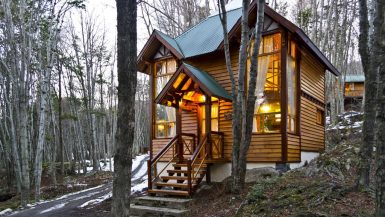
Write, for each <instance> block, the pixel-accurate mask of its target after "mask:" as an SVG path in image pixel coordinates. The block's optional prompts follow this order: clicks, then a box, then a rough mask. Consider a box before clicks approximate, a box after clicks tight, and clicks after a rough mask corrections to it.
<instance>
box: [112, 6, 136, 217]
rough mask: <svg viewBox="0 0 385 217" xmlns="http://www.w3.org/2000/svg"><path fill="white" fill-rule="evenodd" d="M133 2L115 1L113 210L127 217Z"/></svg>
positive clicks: (133, 74) (132, 119)
mask: <svg viewBox="0 0 385 217" xmlns="http://www.w3.org/2000/svg"><path fill="white" fill-rule="evenodd" d="M136 4H137V2H136V0H116V8H117V30H118V37H117V48H118V61H117V67H118V82H119V84H118V85H119V86H118V124H117V133H116V148H115V155H114V163H115V166H114V167H115V168H114V180H113V202H112V213H113V215H114V216H124V217H128V216H129V213H130V211H129V208H130V193H131V168H132V153H131V152H132V145H133V142H134V133H135V129H134V126H135V107H134V105H135V92H136V78H137V64H136V55H137V53H136V51H137V35H136V34H137V32H136V17H137V5H136Z"/></svg>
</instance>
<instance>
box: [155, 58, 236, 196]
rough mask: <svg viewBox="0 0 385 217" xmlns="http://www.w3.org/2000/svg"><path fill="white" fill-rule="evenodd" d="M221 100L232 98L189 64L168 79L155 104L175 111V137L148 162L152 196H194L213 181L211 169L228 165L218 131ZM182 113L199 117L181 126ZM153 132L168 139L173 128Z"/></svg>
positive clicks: (162, 125)
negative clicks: (201, 184)
mask: <svg viewBox="0 0 385 217" xmlns="http://www.w3.org/2000/svg"><path fill="white" fill-rule="evenodd" d="M220 100H225V101H231V96H230V95H229V94H228V93H227V92H226V90H224V89H223V88H222V87H221V86H220V85H219V84H218V83H217V82H216V81H215V80H214V79H213V78H211V77H210V76H209V75H207V74H206V73H205V72H201V71H199V70H198V69H196V68H194V67H192V66H190V65H188V64H185V63H184V64H182V65H181V67H179V69H178V70H177V72H175V73H174V74H173V76H172V77H171V78H170V79H169V81H168V82H167V84H166V85H165V86H164V88H163V89H162V91H161V92H160V93H159V94H158V97H157V98H156V100H155V102H156V103H157V104H158V105H164V106H168V107H173V108H175V136H173V137H172V138H170V139H169V140H168V141H167V143H166V144H165V145H164V146H163V148H162V149H161V150H159V151H158V152H157V153H156V154H155V155H154V156H151V157H150V160H149V161H148V177H149V179H148V180H149V183H148V192H149V194H167V195H179V196H189V195H192V194H193V192H194V191H195V190H196V188H197V187H198V185H199V183H200V182H201V181H202V180H203V179H204V178H205V179H206V181H207V182H210V181H211V177H210V165H212V164H215V163H223V162H226V161H227V159H225V157H224V133H223V132H219V131H218V107H217V103H218V102H219V101H220ZM206 111H207V112H206ZM182 113H184V114H188V115H190V116H191V117H196V119H195V121H194V120H193V119H194V118H192V119H191V120H192V121H191V122H189V123H182ZM193 122H195V123H193ZM195 124H196V128H197V129H196V130H194V131H195V132H196V133H191V131H189V130H188V128H191V125H195ZM154 128H155V129H156V130H157V129H160V130H162V131H161V135H168V134H169V131H171V129H172V126H169V124H168V122H167V121H165V122H160V124H154ZM194 129H195V128H194Z"/></svg>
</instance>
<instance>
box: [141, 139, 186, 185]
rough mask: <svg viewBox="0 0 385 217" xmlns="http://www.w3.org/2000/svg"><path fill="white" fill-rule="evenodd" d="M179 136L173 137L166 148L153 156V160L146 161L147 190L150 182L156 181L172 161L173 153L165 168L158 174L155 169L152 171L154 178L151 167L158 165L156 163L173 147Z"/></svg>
mask: <svg viewBox="0 0 385 217" xmlns="http://www.w3.org/2000/svg"><path fill="white" fill-rule="evenodd" d="M178 137H179V135H175V136H174V137H173V138H172V139H171V140H170V141H169V142H168V143H167V145H166V146H164V148H163V149H162V150H161V151H160V152H158V154H156V155H155V157H154V158H152V159H150V160H148V161H147V166H148V171H147V174H148V189H152V182H153V181H154V180H156V179H157V178H158V177H159V175H160V174H162V172H163V171H164V170H165V169H166V168H167V166H168V165H169V164H170V163H171V162H172V161H173V160H174V158H175V156H176V154H175V153H173V156H172V157H171V159H170V160H169V161H168V163H167V164H166V166H165V167H164V168H163V169H162V170H161V171H160V172H159V173H158V172H157V171H156V167H155V169H154V178H152V174H151V170H152V167H153V166H154V165H155V166H156V164H157V163H158V161H159V160H160V159H161V158H162V157H163V156H164V155H165V154H166V153H167V152H168V151H169V150H170V148H171V147H173V145H175V144H176V143H175V142H176V140H177V139H178Z"/></svg>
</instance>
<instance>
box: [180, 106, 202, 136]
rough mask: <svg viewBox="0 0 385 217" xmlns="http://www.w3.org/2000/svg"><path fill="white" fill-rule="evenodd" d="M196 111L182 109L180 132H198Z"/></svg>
mask: <svg viewBox="0 0 385 217" xmlns="http://www.w3.org/2000/svg"><path fill="white" fill-rule="evenodd" d="M197 118H198V117H197V113H196V112H191V111H182V133H192V134H195V135H197V133H198V119H197Z"/></svg>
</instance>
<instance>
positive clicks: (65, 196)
mask: <svg viewBox="0 0 385 217" xmlns="http://www.w3.org/2000/svg"><path fill="white" fill-rule="evenodd" d="M103 186H104V185H99V186H96V187H93V188H87V189H84V190H82V191H77V192H73V193H69V194H65V195H63V196H61V197H59V198H56V199H54V200H61V199H65V198H67V197H69V196H72V195H77V194H80V193H83V192H87V191H91V190H94V189H98V188H101V187H103Z"/></svg>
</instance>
